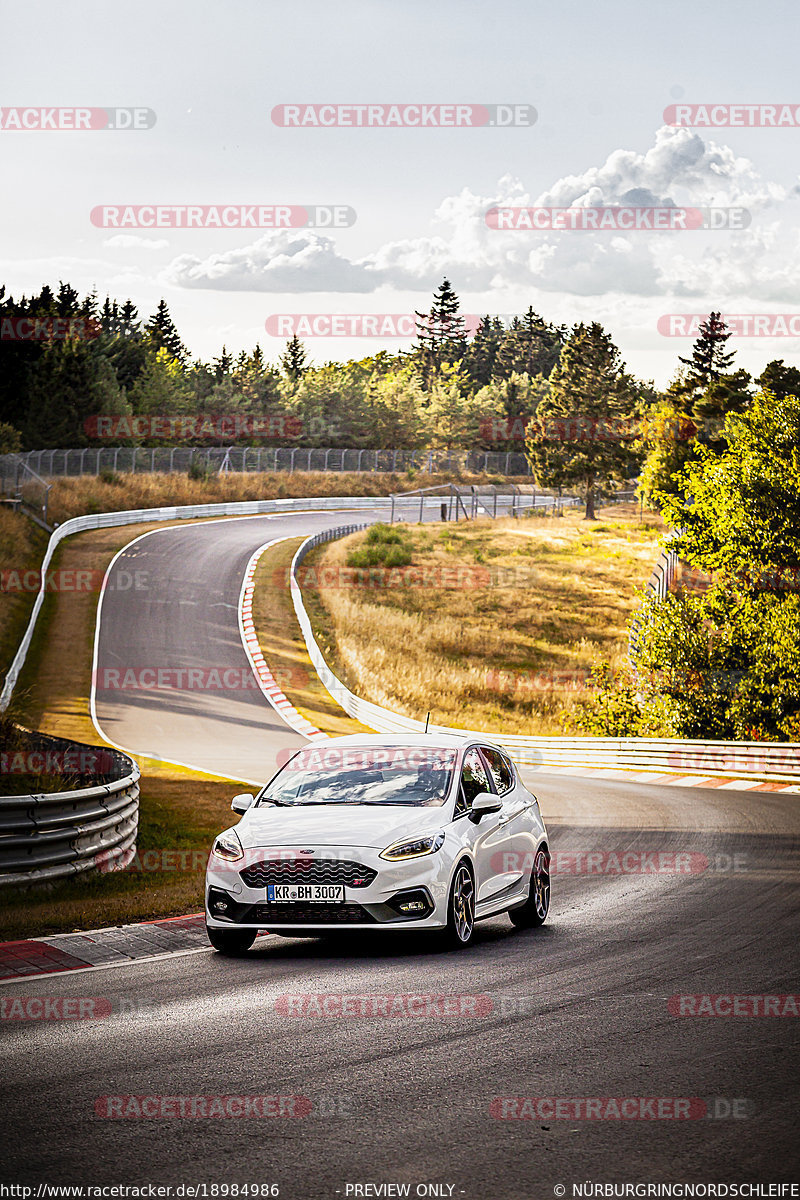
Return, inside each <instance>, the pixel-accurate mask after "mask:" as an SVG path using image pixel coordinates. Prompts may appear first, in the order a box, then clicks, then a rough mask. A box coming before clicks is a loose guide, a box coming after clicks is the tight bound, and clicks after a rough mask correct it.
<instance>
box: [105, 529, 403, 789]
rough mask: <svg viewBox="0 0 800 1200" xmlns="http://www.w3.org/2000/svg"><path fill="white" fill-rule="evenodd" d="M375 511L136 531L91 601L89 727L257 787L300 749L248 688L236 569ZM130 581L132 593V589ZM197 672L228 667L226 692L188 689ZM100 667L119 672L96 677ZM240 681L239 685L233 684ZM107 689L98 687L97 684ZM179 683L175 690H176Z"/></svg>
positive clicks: (154, 754) (299, 741)
mask: <svg viewBox="0 0 800 1200" xmlns="http://www.w3.org/2000/svg"><path fill="white" fill-rule="evenodd" d="M380 515H385V510H384V509H376V510H375V511H370V510H366V511H365V510H358V511H356V512H345V511H343V512H333V513H331V512H324V513H298V514H297V515H294V514H288V513H287V514H285V515H284V514H280V515H277V516H263V517H244V518H238V519H233V520H225V521H210V522H208V523H205V524H195V525H186V526H180V525H179V526H173V527H171V528H169V529H163V530H158V531H157V532H154V533H150V534H146V535H145V536H144V537H142V538H141V539H139V540H137V541H135V542H134V543H133V544H132V545H129V546H128V547H127V548H126V549H125V550H124V552H123V553H122V554H120V555H119V557H118V558H117V560H116V562H115V563H114V566H113V568H112V570H111V573H110V575H109V579H108V587H107V589H106V591H105V594H104V597H103V609H102V618H101V621H100V626H99V635H98V642H97V667H98V671H97V687H96V693H95V705H96V712H97V720H98V724H99V726H100V728H101V729H102V731H103V733H104V734H105V735H106V737H107V738H108V739H109V740H110V741H112V742H114V743H115V744H116V745H119V746H121V747H123V749H127V750H131V751H133V752H135V753H139V754H147V755H149V756H150V757H151V758H164V759H170V760H172V761H177V762H181V763H186V764H188V765H189V766H192V767H199V768H201V769H202V770H204V771H209V772H212V773H216V774H221V775H231V776H233V777H235V778H237V779H244V780H248V781H249V782H251V783H257V782H259V781H261V782H265V781H266V780H267V779H269V778H270V777H271V776H272V775H273V774H274V773H275V770H276V769H277V766H276V763H277V756H278V754H279V753H280V751H281V750H283V751H286V750H288V749H292V748H294V747H296V746H301V745H303V744H304V743H305V740H306V739H305V738H303V737H301V736H300V735H299V734H298V733H295V732H294V731H293V730H292V729H290V728H289V727H288V726H287V725H286V723H285V722H284V721H283V720H282V719H281V718H280V717H279V716H278V714H277V712H276V711H275V709H273V708H272V707H271V705H270V704H268V703H267V701H266V700H265V698H264V696H263V694H262V692H261V691H260V690H259V688H258V687H257V686H256V684H255V677H254V676H253V673H252V670H251V667H250V663H249V661H248V659H247V656H246V654H245V652H244V648H243V646H242V640H241V636H240V633H239V621H238V601H239V593H240V590H241V586H242V578H243V575H244V571H245V567H246V566H247V563H248V561H249V560H250V557H251V555H252V554H253V552H254V551H255V550H257V549H258V547H259V546H261V545H263V544H264V543H265V542H268V541H272V540H273V539H274V538H280V537H300V536H301V535H308V534H310V533H316V532H318V530H321V529H329V528H333V527H334V526H337V525H346V524H350V523H353V524H355V523H361V522H368V521H374V520H376V519H378V517H379V516H380ZM131 581H138V582H139V583H140V585H141V586H139V587H136V586H134V585H133V584H132V583H131ZM198 665H201V666H205V667H208V668H209V669H215V670H217V671H218V672H220V675H221V676H223V675H224V674H225V672H229V673H230V674H229V677H228V678H229V679H231V680H232V681H233V683H234V686H233V687H227V688H223V689H217V688H212V689H211V690H208V689H207V688H206V687H205V686H204V684H205V682H206V680H205V679H203V680H201V681H200V683H201V686H189V682H190V681H189V676H188V670H189V668H192V667H195V668H196V667H197V666H198ZM156 668H161V669H162V670H167V671H171V672H173V674H172V675H171V676H169V677H168V682H169V683H170V686H169V687H167V688H164V689H152V688H148V687H141V688H131V687H130V686H127V687H125V688H123V687H118V686H115V685H116V684H117V683H118V682H119V683H123V682H124V679H125V672H128V671H130V670H133V671H134V672H135V677H136V679H137V680H143V681H144V683H145V684H147V683H148V681H149V679H150V678H151V677H150V676H148V675H147V674H146V672H147V671H152V670H153V669H156ZM108 671H119V672H120V674H119V676H118V678H117V676H114V675H112V676H111V677H109V676H108ZM239 681H242V682H243V683H244V684H245V685H246V686H243V687H242V686H237V684H238V682H239ZM109 682H110V683H111V684H112V686H110V687H107V686H103V685H104V684H106V683H109ZM181 684H183V686H180V685H181Z"/></svg>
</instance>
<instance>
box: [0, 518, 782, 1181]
mask: <svg viewBox="0 0 800 1200" xmlns="http://www.w3.org/2000/svg"><path fill="white" fill-rule="evenodd" d="M344 519H345V520H346V519H347V518H344ZM363 519H365V520H367V519H369V517H368V516H365V517H364V518H363ZM341 520H342V518H341V516H337V515H336V514H326V515H324V516H317V515H313V516H312V515H302V516H298V517H297V518H294V517H292V518H286V519H284V518H283V517H281V518H280V519H278V520H268V519H264V518H258V519H253V520H249V521H226V522H218V523H214V524H210V525H205V526H202V525H198V526H194V527H186V528H179V529H177V530H170V531H163V532H159V533H157V534H153V535H152V536H149V537H147V538H145V539H143V540H142V541H141V542H138V543H137V545H136V546H135V547H133V550H132V551H131V552H130V553H133V551H136V557H137V560H138V562H139V565H140V566H146V569H147V570H148V572H152V573H153V574H152V578H153V579H154V580H158V581H160V582H161V583H162V584H163V586H159V587H155V588H154V590H153V591H152V594H151V593H150V592H143V593H142V594H141V595H140V596H139V597H138V599H137V597H136V594H135V593H131V592H128V593H122V592H120V593H119V594H118V595H115V594H114V593H108V594H107V597H106V599H107V600H108V598H109V596H112V595H115V600H114V602H113V603H112V604H110V605H108V606H107V607H104V611H103V621H102V624H101V629H100V638H99V650H100V656H101V657H100V665H102V664H103V663H104V662H107V661H108V662H114V661H122V660H126V661H127V660H128V659H129V660H130V662H132V663H133V662H141V663H144V662H145V660H147V662H148V663H149V664H152V663H153V662H154V661H155V662H157V663H158V664H165V663H172V662H177V661H178V659H179V658H180V656H188V655H190V654H191V655H192V656H194V660H195V661H197V659H198V657H202V656H204V655H208V656H209V658H210V660H211V661H213V663H215V664H217V665H219V663H220V662H225V663H230V664H231V665H236V663H237V662H238V658H237V656H238V655H241V656H242V658H243V657H244V656H243V652H242V651H241V643H240V641H239V634H238V625H237V623H236V613H235V607H231V606H235V604H236V601H237V599H238V594H239V588H240V584H241V576H242V572H243V570H244V565H245V564H246V562H247V560H248V558H249V557H250V554H251V553H252V551H253V549H254V548H255V547H256V546H258V545H259V544H261V543H262V542H264V541H267V540H269V539H270V538H273V537H279V536H283V535H285V534H287V533H300V532H304V531H306V530H314V529H316V528H320V527H321V526H322V525H323V524H325V523H328V524H337V523H340V522H341ZM143 556H144V558H143ZM125 557H126V558H127V555H126V556H125ZM122 561H123V560H122V559H121V560H119V562H120V563H122ZM128 565H129V566H130V564H128ZM118 600H119V603H117V601H118ZM115 656H116V657H115ZM148 656H149V657H148ZM134 699H135V698H134ZM98 717H99V721H100V724H101V726H102V727H103V729H104V730H105V731H106V733H107V734H108V736H109V737H111V738H112V739H113V740H114V741H115V742H119V743H120V744H122V745H125V746H128V747H130V748H131V749H133V750H137V751H139V752H140V753H154V752H156V753H159V754H161V755H162V756H163V757H165V758H174V759H177V760H180V761H186V762H190V763H194V764H196V765H198V766H204V767H205V768H206V769H208V770H217V771H222V772H224V773H227V774H231V775H236V776H240V777H242V778H245V779H249V778H253V779H258V778H260V777H262V776H263V775H264V774H266V773H267V771H268V769H269V762H270V756H272V757H273V758H274V755H275V747H276V746H279V747H285V746H288V745H291V744H295V742H299V741H300V739H299V737H297V735H295V734H293V733H292V732H291V731H289V730H286V729H285V727H284V728H281V726H280V722H279V719H278V717H277V715H276V714H275V713H274V711H273V710H272V709H271V708H270V707H269V706H268V705H267V704H266V701H265V700H264V698H263V697H262V696H261V694H260V692H257V691H253V692H252V693H250V694H248V695H245V694H244V693H243V694H242V695H241V696H240V695H236V696H234V697H229V696H227V695H226V694H224V693H222V694H220V696H219V697H217V698H216V699H214V701H213V703H209V702H208V700H207V698H204V697H203V696H202V695H199V694H194V693H192V692H191V691H188V692H187V693H186V694H183V695H179V696H178V697H177V700H176V702H175V703H174V704H173V705H169V706H165V705H163V704H157V703H154V702H153V698H152V697H150V698H147V699H144V698H139V699H138V700H136V701H135V702H134V701H133V700H131V699H130V697H122V696H121V695H119V694H117V695H116V696H109V695H107V694H102V695H101V694H98ZM262 764H266V766H262ZM530 782H531V785H532V786H533V787H534V788H535V790H536V791H537V793H538V795H539V797H540V800H541V803H542V809H543V813H544V816H545V819H546V820H547V821H548V824H549V828H550V833H551V840H552V850H553V853H554V867H555V874H554V879H553V906H552V909H551V916H550V919H549V921H548V923H547V924H546V926H545V927H544V928H543V929H542V930H540V931H531V932H518V931H516V930H514V928H513V927H512V925H511V923H510V921H509V920H508V919H507V918H506V917H502V918H498V919H494V920H491V921H488V922H485V923H483V924H481V925H479V927H478V934H477V938H476V942H475V943H474V945H473V946H472V947H471V948H470V949H469V950H467V951H465V952H464V951H462V952H450V951H447V950H444V949H443V948H442V947H441V945H440V944H439V943H438V941H437V940H436V939H434V938H422V937H420V936H410V935H409V936H407V937H402V938H400V937H397V936H395V937H388V936H384V938H383V939H381V938H379V937H373V936H370V937H369V938H368V937H362V936H355V937H354V935H350V937H349V938H345V937H341V938H333V937H331V938H325V939H283V938H280V937H275V936H269V937H266V938H263V939H259V941H258V942H257V943H256V945H255V947H254V948H253V950H252V951H251V952H250V953H249V955H248V956H247V957H245V958H243V959H240V960H233V959H225V958H222V957H221V956H219V955H217V954H214V953H211V952H209V953H205V952H200V953H192V954H188V955H185V956H182V957H174V958H169V959H163V960H159V961H154V962H144V963H140V964H136V965H132V966H121V967H114V968H113V969H108V970H97V971H90V972H82V973H76V974H73V975H62V976H58V977H51V978H43V979H39V980H32V981H29V982H24V981H20V982H15V983H14V984H11V985H3V986H2V987H1V988H0V1002H4V1001H8V1000H10V999H11V998H13V997H17V996H33V995H35V996H42V997H50V996H74V997H104V998H106V999H107V1000H108V1001H109V1002H110V1008H111V1015H109V1016H106V1017H104V1018H102V1019H97V1020H85V1021H81V1020H74V1021H60V1022H59V1021H9V1020H3V1021H0V1054H1V1055H2V1061H3V1066H2V1069H3V1079H4V1083H3V1091H4V1097H5V1111H4V1138H3V1141H4V1143H5V1145H4V1150H3V1160H4V1162H3V1174H4V1176H5V1177H7V1178H9V1179H13V1180H14V1181H15V1182H22V1183H29V1184H38V1183H43V1182H50V1183H56V1184H69V1183H84V1184H88V1183H95V1184H113V1183H120V1182H124V1183H126V1184H137V1183H162V1184H167V1183H169V1184H173V1185H176V1184H181V1183H183V1184H187V1185H197V1184H202V1183H205V1184H208V1185H209V1186H210V1185H211V1184H212V1183H227V1184H233V1183H238V1184H240V1185H241V1184H242V1183H249V1184H267V1183H276V1184H278V1185H280V1196H281V1197H284V1198H294V1197H297V1198H298V1200H304V1198H306V1197H308V1198H311V1200H316V1198H317V1197H320V1198H321V1197H331V1198H332V1200H335V1198H336V1197H337V1196H341V1197H343V1198H344V1197H346V1196H348V1195H349V1196H353V1197H356V1196H358V1195H359V1194H360V1195H361V1196H366V1195H373V1196H375V1195H381V1194H384V1195H387V1194H389V1195H391V1194H394V1195H398V1194H402V1193H398V1192H394V1193H391V1192H389V1193H387V1192H386V1191H384V1192H383V1193H381V1192H380V1191H374V1190H373V1191H363V1190H362V1191H361V1192H360V1193H359V1192H357V1191H354V1190H353V1185H367V1184H374V1185H381V1184H387V1183H391V1184H405V1183H407V1184H410V1185H411V1190H410V1193H409V1194H410V1195H412V1196H414V1195H417V1194H420V1195H421V1194H428V1195H431V1194H433V1195H437V1194H438V1195H440V1196H448V1195H452V1196H454V1197H459V1196H464V1197H474V1198H476V1200H517V1198H519V1200H522V1198H523V1197H535V1198H538V1197H541V1198H544V1197H553V1196H556V1197H559V1196H563V1195H565V1194H566V1196H567V1197H571V1196H572V1195H573V1191H572V1185H573V1184H580V1185H583V1184H585V1183H588V1182H594V1183H612V1182H616V1183H620V1182H633V1183H636V1182H639V1183H648V1182H658V1181H669V1182H681V1181H683V1182H690V1183H710V1182H716V1183H720V1182H722V1183H741V1182H761V1183H769V1182H781V1181H790V1180H793V1179H796V1178H797V1166H798V1144H799V1143H800V1139H798V1136H797V1115H796V1114H797V1100H798V1069H797V1068H798V1057H797V1049H798V1040H799V1039H798V1018H797V1017H794V1018H793V1017H791V1016H786V1017H777V1016H744V1015H741V1016H734V1015H731V1016H726V1015H720V1016H691V1015H683V1016H681V1015H678V1014H677V1011H676V1005H675V1002H673V1004H672V1005H670V997H674V996H681V995H684V996H686V995H688V996H697V995H703V994H711V995H714V996H720V995H722V996H729V995H731V994H736V995H746V996H758V997H760V996H763V995H765V994H766V995H769V996H784V995H786V994H789V993H794V992H796V991H798V987H797V965H798V953H797V947H798V940H799V939H798V934H799V933H800V929H798V920H797V909H798V904H797V889H796V881H797V867H798V832H799V831H800V797H796V796H792V795H789V794H778V793H765V792H747V793H742V792H737V791H720V790H719V789H700V788H681V787H659V786H655V785H642V784H626V783H620V782H616V781H615V782H611V781H604V780H603V779H602V778H597V779H596V780H593V779H585V778H582V779H578V778H575V779H570V778H567V777H564V776H558V777H556V776H545V775H538V774H537V775H536V776H535V777H532V778H531V780H530ZM589 851H593V852H595V853H596V854H597V856H598V857H596V858H594V859H592V860H591V863H592V864H593V866H591V867H590V866H589V865H588V864H587V860H586V858H585V852H589ZM623 852H628V853H629V854H630V855H633V856H634V857H633V858H629V859H628V860H627V862H628V864H629V866H628V869H629V870H632V871H633V873H629V874H624V875H620V874H619V873H617V871H616V870H615V867H614V864H615V862H616V859H614V858H609V857H608V856H609V855H614V854H617V855H620V854H622V853H623ZM660 853H662V854H665V855H667V856H670V855H682V856H684V857H682V858H679V859H677V860H675V859H674V858H672V857H666V858H663V859H661V860H658V859H655V858H654V857H653V856H654V855H658V854H660ZM637 863H638V864H640V866H641V870H638V871H637V870H636V869H635V868H636V864H637ZM659 863H660V871H659V872H658V873H653V867H654V864H659ZM631 864H633V865H632V866H631ZM687 864H688V865H689V867H690V869H689V870H688V873H687V871H686V870H685V869H679V870H678V871H676V869H675V868H676V866H678V867H679V868H680V867H681V866H682V867H683V868H685V867H686V866H687ZM617 870H618V868H617ZM408 994H415V995H420V994H424V995H431V994H433V995H445V996H450V997H461V998H462V999H461V1000H460V1001H459V1002H455V1003H454V1006H453V1007H454V1010H455V1015H441V1010H434V1011H424V1010H423V1011H422V1012H421V1013H419V1008H418V1007H413V1006H412V1005H410V1004H406V1005H405V1008H404V1010H403V1011H404V1015H395V1016H387V1015H381V1014H380V1012H378V1013H377V1014H376V1013H374V1012H373V1013H368V1014H367V1015H354V1016H339V1015H322V1016H320V1015H309V1011H308V1006H309V1002H308V1001H305V1000H303V999H302V997H303V996H308V995H312V996H325V997H328V998H329V999H328V1001H327V1003H328V1004H329V1006H330V1003H331V1001H330V998H331V997H334V998H335V997H337V996H341V995H347V996H353V995H359V996H368V997H386V996H394V997H396V996H403V995H408ZM287 996H288V997H291V998H292V999H289V1000H287V999H286V997H287ZM281 997H283V998H284V999H281ZM752 1003H753V1002H750V1005H751V1010H752ZM334 1007H335V1002H334ZM312 1011H313V1010H312ZM316 1011H317V1012H318V1011H320V1010H319V1008H317V1009H316ZM131 1095H134V1096H139V1097H142V1096H171V1097H177V1096H237V1097H239V1096H241V1097H248V1096H277V1095H280V1096H295V1097H302V1098H304V1099H302V1100H299V1101H296V1102H295V1111H296V1112H297V1113H303V1112H307V1110H308V1109H309V1107H310V1112H307V1115H302V1116H296V1117H295V1118H292V1119H290V1118H289V1117H286V1116H284V1117H275V1118H269V1119H267V1118H265V1119H256V1118H249V1119H248V1118H242V1119H232V1118H231V1119H214V1118H211V1117H207V1118H201V1117H195V1118H192V1117H187V1118H186V1119H180V1118H178V1117H163V1118H159V1117H141V1118H136V1117H130V1118H127V1119H125V1118H122V1119H117V1118H109V1117H106V1116H100V1115H98V1113H97V1109H98V1108H99V1110H100V1111H101V1112H105V1111H108V1102H107V1101H101V1100H100V1098H102V1097H109V1096H112V1097H118V1096H131ZM514 1097H538V1098H545V1099H550V1100H554V1099H558V1098H561V1099H562V1100H563V1099H572V1100H573V1101H577V1100H578V1099H579V1098H616V1099H617V1100H618V1102H619V1103H620V1104H621V1103H622V1099H623V1098H636V1097H639V1098H657V1097H660V1098H662V1111H663V1112H664V1113H667V1114H669V1113H670V1112H671V1111H673V1108H672V1106H671V1104H670V1101H671V1100H675V1099H683V1100H691V1101H692V1104H691V1105H690V1106H689V1107H688V1111H689V1112H690V1113H691V1118H690V1119H671V1118H670V1116H669V1115H665V1116H662V1117H661V1118H659V1117H658V1116H655V1118H653V1117H652V1114H653V1113H654V1112H657V1109H656V1108H654V1106H653V1105H652V1104H647V1103H645V1104H644V1105H643V1106H640V1108H639V1109H638V1110H637V1111H640V1112H641V1113H642V1114H643V1117H642V1119H618V1118H614V1117H613V1116H610V1115H609V1114H611V1113H612V1112H613V1106H610V1105H604V1106H603V1107H602V1108H601V1109H600V1110H598V1109H597V1108H595V1109H594V1110H593V1111H594V1112H595V1113H597V1112H598V1111H600V1112H602V1114H603V1116H602V1117H600V1118H599V1119H586V1118H585V1115H581V1114H583V1113H584V1112H585V1110H582V1109H581V1108H580V1105H578V1104H576V1103H573V1104H572V1105H566V1106H564V1105H562V1109H564V1111H565V1115H561V1116H559V1115H557V1112H556V1109H555V1107H554V1106H553V1105H551V1106H550V1107H549V1108H548V1107H547V1106H546V1105H545V1107H544V1108H542V1106H541V1105H539V1106H530V1105H529V1106H527V1107H526V1108H522V1109H520V1108H519V1107H518V1106H517V1105H515V1103H514V1102H513V1101H512V1102H509V1100H508V1098H514ZM504 1098H505V1101H504ZM98 1101H100V1102H99V1104H98ZM309 1101H310V1105H309ZM104 1106H105V1107H104ZM111 1111H114V1110H113V1108H112V1109H111ZM681 1111H686V1108H685V1107H684V1109H683V1110H681ZM517 1112H523V1113H526V1114H528V1115H530V1114H533V1119H515V1118H514V1116H513V1114H514V1113H517ZM509 1113H510V1114H512V1116H511V1119H508V1116H507V1114H509ZM551 1113H552V1114H553V1115H549V1114H551ZM504 1114H506V1117H505V1118H504ZM545 1114H548V1115H545ZM649 1114H650V1115H649ZM717 1114H718V1115H717ZM734 1114H736V1115H734ZM428 1184H430V1185H434V1184H435V1185H440V1190H439V1191H438V1193H437V1192H430V1191H428V1192H427V1193H423V1192H418V1191H417V1185H428ZM451 1185H452V1191H451V1190H450V1188H451ZM562 1185H563V1187H564V1188H565V1189H566V1191H565V1192H563V1191H561V1190H560V1189H561V1186H562ZM348 1189H349V1190H348ZM174 1194H175V1193H173V1195H174ZM185 1194H188V1193H185ZM211 1194H212V1193H211V1192H210V1191H209V1192H208V1195H211ZM698 1194H701V1193H698Z"/></svg>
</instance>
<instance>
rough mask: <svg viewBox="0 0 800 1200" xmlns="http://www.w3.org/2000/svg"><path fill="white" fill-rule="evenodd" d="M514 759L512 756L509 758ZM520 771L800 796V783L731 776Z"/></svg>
mask: <svg viewBox="0 0 800 1200" xmlns="http://www.w3.org/2000/svg"><path fill="white" fill-rule="evenodd" d="M512 757H513V756H512ZM517 766H518V767H519V768H520V770H522V771H525V772H529V771H530V772H536V773H537V774H541V775H572V776H579V777H581V778H593V779H597V778H600V779H609V780H620V781H621V782H622V783H654V784H658V786H659V787H701V788H727V789H729V790H731V791H737V792H789V793H791V794H793V795H798V794H800V782H798V781H797V780H794V781H792V780H790V779H786V780H781V779H739V778H734V777H732V776H730V775H687V774H686V773H685V772H683V773H679V772H675V773H674V774H670V773H664V772H661V771H641V770H635V769H631V770H625V769H624V768H620V767H581V766H564V764H563V763H559V764H552V765H550V764H547V763H535V764H529V763H517Z"/></svg>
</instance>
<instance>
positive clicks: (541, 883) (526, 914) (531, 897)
mask: <svg viewBox="0 0 800 1200" xmlns="http://www.w3.org/2000/svg"><path fill="white" fill-rule="evenodd" d="M549 911H550V855H549V853H548V851H547V847H546V846H543V847H542V848H541V849H540V850H537V852H536V858H535V859H534V861H533V870H532V871H531V886H530V891H529V893H528V899H527V900H526V901H525V903H524V904H522V905H520V907H519V908H512V909H510V910H509V913H508V915H509V917H510V918H511V920H512V922H513V923H514V925H516V927H517V929H536V928H537V927H538V926H539V925H543V924H544V922H545V920H546V918H547V914H548V912H549Z"/></svg>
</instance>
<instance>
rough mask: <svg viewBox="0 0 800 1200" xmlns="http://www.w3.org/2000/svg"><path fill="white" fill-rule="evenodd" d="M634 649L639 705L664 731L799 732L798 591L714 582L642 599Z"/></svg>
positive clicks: (786, 735)
mask: <svg viewBox="0 0 800 1200" xmlns="http://www.w3.org/2000/svg"><path fill="white" fill-rule="evenodd" d="M641 620H642V625H641V635H640V640H639V644H638V649H637V655H636V665H637V669H638V671H639V675H640V694H641V702H640V706H641V707H642V708H646V707H648V705H651V704H652V703H653V702H654V701H657V703H658V704H659V707H660V712H661V715H662V721H663V733H664V734H665V735H666V736H668V737H683V738H714V739H717V738H718V739H723V740H726V739H735V740H745V741H751V740H762V739H768V740H792V741H794V740H797V739H798V737H800V596H798V595H796V594H791V595H787V596H780V595H774V594H770V593H767V592H761V591H747V590H741V589H738V588H733V587H731V586H730V585H728V584H725V583H719V584H717V585H716V586H715V587H713V588H712V589H711V590H710V591H708V592H707V593H706V594H705V595H703V596H692V595H678V596H669V597H668V598H667V599H666V600H665V601H662V602H657V601H653V600H650V601H648V603H647V604H646V605H645V607H644V610H643V612H642V615H641Z"/></svg>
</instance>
